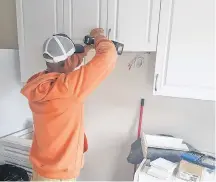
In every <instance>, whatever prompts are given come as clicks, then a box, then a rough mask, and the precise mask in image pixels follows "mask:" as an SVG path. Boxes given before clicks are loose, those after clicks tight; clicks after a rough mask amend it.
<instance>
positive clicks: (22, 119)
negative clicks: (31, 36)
mask: <svg viewBox="0 0 216 182" xmlns="http://www.w3.org/2000/svg"><path fill="white" fill-rule="evenodd" d="M0 65H1V66H0V83H1V89H0V137H1V136H4V135H7V134H9V133H11V132H14V131H17V130H20V129H22V128H24V127H25V126H26V124H28V121H31V120H32V119H31V118H32V116H31V112H30V110H29V107H28V103H27V100H26V99H25V98H24V97H23V96H22V95H21V93H20V89H21V88H22V86H21V83H20V73H19V59H18V51H14V50H7V49H5V50H4V49H0Z"/></svg>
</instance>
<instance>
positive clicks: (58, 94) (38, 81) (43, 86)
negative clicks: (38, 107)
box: [21, 72, 68, 102]
mask: <svg viewBox="0 0 216 182" xmlns="http://www.w3.org/2000/svg"><path fill="white" fill-rule="evenodd" d="M64 80H65V74H64V73H47V74H46V73H45V72H40V73H38V74H36V75H34V76H32V77H31V78H30V79H29V80H28V81H27V84H26V85H25V86H24V87H23V89H22V90H21V93H22V94H23V95H24V96H25V97H27V98H28V100H29V101H32V102H43V101H47V100H53V99H57V98H62V97H64V96H65V94H63V93H66V92H67V90H68V89H67V88H66V85H65V84H62V83H64Z"/></svg>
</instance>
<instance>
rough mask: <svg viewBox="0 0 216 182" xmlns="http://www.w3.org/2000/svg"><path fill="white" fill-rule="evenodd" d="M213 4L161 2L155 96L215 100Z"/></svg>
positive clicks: (190, 0) (208, 1)
mask: <svg viewBox="0 0 216 182" xmlns="http://www.w3.org/2000/svg"><path fill="white" fill-rule="evenodd" d="M214 33H215V28H214V0H162V1H161V12H160V25H159V35H158V45H157V54H156V67H155V82H154V94H155V95H163V96H173V97H180V98H194V99H202V100H215V97H214V92H215V85H214V82H215V77H214V68H215V67H214Z"/></svg>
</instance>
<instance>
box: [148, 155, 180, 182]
mask: <svg viewBox="0 0 216 182" xmlns="http://www.w3.org/2000/svg"><path fill="white" fill-rule="evenodd" d="M150 165H151V166H150V168H149V170H148V171H147V174H149V175H151V176H154V177H156V178H159V179H162V180H167V179H170V178H171V177H172V175H173V172H174V170H175V168H176V167H177V164H175V163H173V162H170V161H168V160H166V159H163V158H158V159H156V160H154V161H152V162H151V163H150Z"/></svg>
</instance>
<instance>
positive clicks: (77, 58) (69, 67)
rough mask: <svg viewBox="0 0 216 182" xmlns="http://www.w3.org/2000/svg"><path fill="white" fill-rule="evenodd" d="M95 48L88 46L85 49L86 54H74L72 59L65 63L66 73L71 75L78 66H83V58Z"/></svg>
mask: <svg viewBox="0 0 216 182" xmlns="http://www.w3.org/2000/svg"><path fill="white" fill-rule="evenodd" d="M92 48H93V47H92V46H91V45H86V46H85V47H84V49H85V51H84V53H76V54H73V55H72V56H71V57H69V58H68V59H67V61H66V63H65V66H64V69H65V73H69V72H71V71H73V70H74V69H76V68H77V67H78V66H80V65H81V63H82V61H83V58H84V57H85V56H86V55H87V54H88V52H89V51H90V50H91V49H92Z"/></svg>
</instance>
